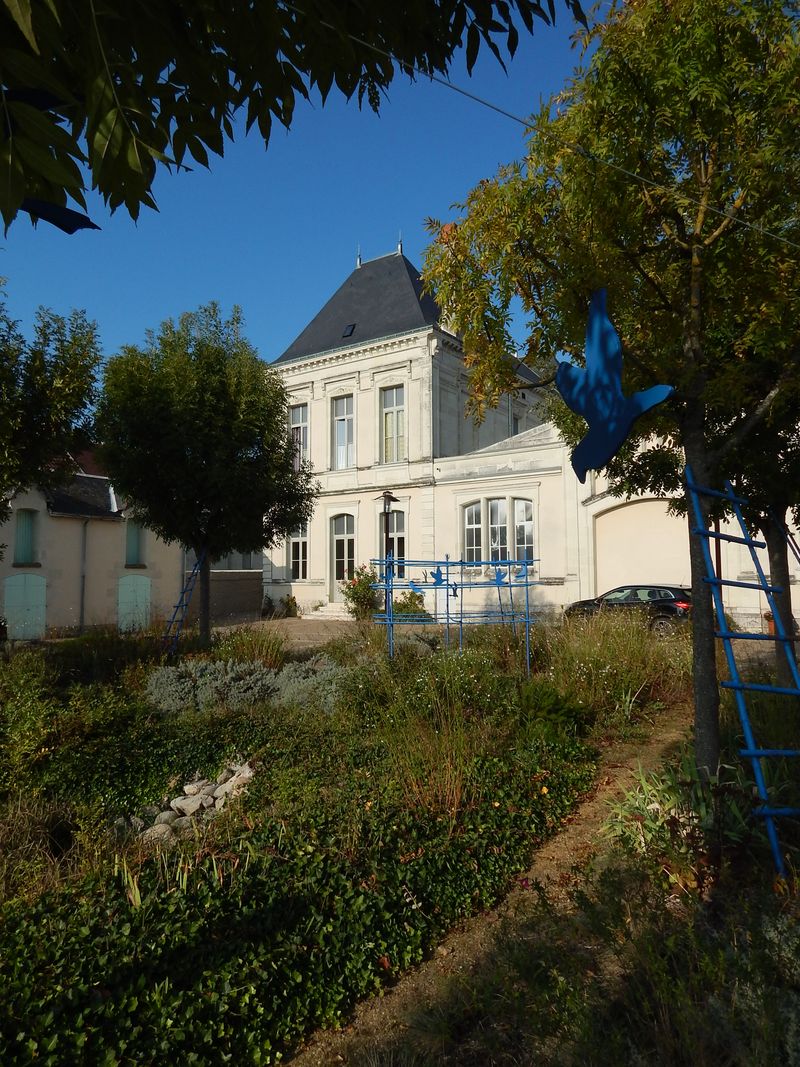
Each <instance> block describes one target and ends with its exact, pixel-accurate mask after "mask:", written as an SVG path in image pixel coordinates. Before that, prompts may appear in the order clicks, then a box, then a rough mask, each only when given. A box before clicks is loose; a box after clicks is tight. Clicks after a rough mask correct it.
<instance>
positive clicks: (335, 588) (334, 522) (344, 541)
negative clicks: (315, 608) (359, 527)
mask: <svg viewBox="0 0 800 1067" xmlns="http://www.w3.org/2000/svg"><path fill="white" fill-rule="evenodd" d="M331 549H332V551H331V554H332V557H333V558H332V560H331V562H332V567H331V575H332V579H333V580H332V582H331V600H333V601H334V602H335V603H337V604H340V603H341V602H342V600H343V599H344V598H343V597H342V590H341V586H340V585H339V583H340V582H344V581H345V580H346V579H348V578H352V577H353V575H354V574H355V572H356V537H355V520H354V519H353V516H352V515H335V516H334V517H333V518H332V519H331Z"/></svg>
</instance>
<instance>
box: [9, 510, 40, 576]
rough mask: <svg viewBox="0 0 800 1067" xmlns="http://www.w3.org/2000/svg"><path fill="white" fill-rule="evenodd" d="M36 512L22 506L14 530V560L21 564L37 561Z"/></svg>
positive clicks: (25, 564)
mask: <svg viewBox="0 0 800 1067" xmlns="http://www.w3.org/2000/svg"><path fill="white" fill-rule="evenodd" d="M36 548H37V545H36V512H35V511H29V510H28V509H27V508H20V510H19V511H18V512H17V524H16V529H15V531H14V562H15V563H16V564H17V565H18V566H20V567H24V566H30V565H31V564H33V563H36Z"/></svg>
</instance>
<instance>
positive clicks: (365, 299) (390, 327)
mask: <svg viewBox="0 0 800 1067" xmlns="http://www.w3.org/2000/svg"><path fill="white" fill-rule="evenodd" d="M438 321H439V309H438V307H437V306H436V303H435V302H434V300H433V298H432V297H430V296H428V295H427V294H424V293H423V292H422V281H421V279H420V276H419V271H418V270H417V268H416V267H415V266H414V265H413V263H410V262H409V261H408V260H407V259H406V257H405V256H404V255H403V254H402V252H399V251H398V252H393V253H392V254H391V255H388V256H381V257H380V258H379V259H372V260H368V261H367V262H366V263H362V264H361V266H359V267H356V269H355V270H354V271H353V273H352V274H351V275H350V277H349V278H348V279H347V281H346V282H345V283H344V285H342V286H341V287H340V288H339V289H338V290H337V291H336V292H335V293H334V295H333V296H332V297H331V298H330V300H329V301H328V302H327V304H326V305H325V306H324V307H323V309H322V310H321V311H320V312H319V313H318V314H317V315H316V316H315V317H314V318H313V319H312V320H311V322H310V323H309V324H308V326H306V328H305V329H304V330H303V332H302V333H301V334H300V336H299V337H298V338H297V339H296V340H295V341H293V342H292V344H290V345H289V347H288V348H287V349H286V351H285V352H284V353H283V355H281V356H279V357H278V359H276V360H275V363H288V362H289V361H291V360H295V359H304V358H306V357H307V356H313V355H317V354H319V353H321V352H330V351H332V350H334V349H337V348H346V347H349V346H352V345H359V344H365V343H366V342H367V341H377V340H378V339H379V338H381V337H392V336H394V335H396V334H402V333H410V332H412V331H413V330H419V329H422V328H424V327H425V326H434V325H436V324H437V323H438Z"/></svg>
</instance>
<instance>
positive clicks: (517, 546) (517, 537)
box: [514, 500, 533, 560]
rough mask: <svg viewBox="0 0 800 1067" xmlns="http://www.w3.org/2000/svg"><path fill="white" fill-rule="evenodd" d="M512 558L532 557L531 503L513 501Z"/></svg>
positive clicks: (530, 558) (527, 501)
mask: <svg viewBox="0 0 800 1067" xmlns="http://www.w3.org/2000/svg"><path fill="white" fill-rule="evenodd" d="M514 558H515V559H528V560H532V559H533V504H532V503H531V501H530V500H515V501H514Z"/></svg>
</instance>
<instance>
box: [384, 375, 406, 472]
mask: <svg viewBox="0 0 800 1067" xmlns="http://www.w3.org/2000/svg"><path fill="white" fill-rule="evenodd" d="M381 440H382V454H381V460H382V462H383V463H400V462H402V460H404V459H405V458H406V408H405V387H404V386H402V385H392V386H390V387H389V388H388V389H381Z"/></svg>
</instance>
